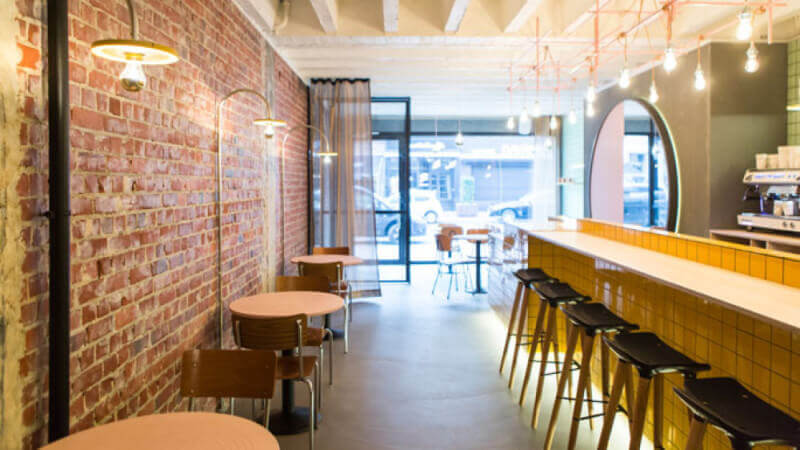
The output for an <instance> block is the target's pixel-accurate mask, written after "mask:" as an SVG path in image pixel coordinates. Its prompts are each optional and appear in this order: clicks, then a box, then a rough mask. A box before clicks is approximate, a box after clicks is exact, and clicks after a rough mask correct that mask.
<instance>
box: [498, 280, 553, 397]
mask: <svg viewBox="0 0 800 450" xmlns="http://www.w3.org/2000/svg"><path fill="white" fill-rule="evenodd" d="M514 276H515V277H517V279H518V280H519V282H518V283H517V292H516V293H515V294H514V303H513V304H512V305H511V319H509V321H508V331H507V332H506V343H505V345H504V346H503V356H501V357H500V373H501V374H502V373H503V367H504V366H505V362H506V354H507V353H508V345H509V344H510V343H511V337H512V336H516V338H517V340H516V344H514V355H513V356H512V358H511V374H510V375H509V378H508V388H509V389H511V386H512V385H513V384H514V370H515V369H516V368H517V355H518V354H519V348H520V347H522V346H524V345H531V341H525V342H523V341H522V339H523V338H530V337H533V335H531V334H524V330H525V320H526V319H527V317H528V296H529V294H530V291H531V289H533V285H534V284H536V283H549V282H553V281H556V280H555V278H553V277H551V276H550V275H548V274H546V273H545V272H544V271H543V270H542V269H535V268H531V269H519V270H517V271H516V272H514ZM517 317H519V322H517V332H516V333H514V322H515V321H516V320H517Z"/></svg>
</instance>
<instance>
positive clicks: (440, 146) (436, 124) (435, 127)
mask: <svg viewBox="0 0 800 450" xmlns="http://www.w3.org/2000/svg"><path fill="white" fill-rule="evenodd" d="M433 140H434V142H433V151H435V152H438V151H442V150H444V148H445V145H444V142H442V141H440V140H439V116H434V117H433Z"/></svg>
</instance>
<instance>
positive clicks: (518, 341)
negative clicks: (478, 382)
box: [508, 287, 539, 389]
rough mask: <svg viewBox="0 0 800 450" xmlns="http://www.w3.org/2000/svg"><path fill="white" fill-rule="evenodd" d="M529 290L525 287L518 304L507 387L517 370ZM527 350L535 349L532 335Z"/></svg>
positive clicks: (511, 384)
mask: <svg viewBox="0 0 800 450" xmlns="http://www.w3.org/2000/svg"><path fill="white" fill-rule="evenodd" d="M529 293H530V291H529V290H528V288H527V287H526V288H525V289H524V290H523V291H522V298H521V299H520V304H519V319H518V320H517V336H516V339H515V341H516V343H515V344H514V354H513V355H512V356H511V373H509V375H508V388H509V389H511V386H513V385H514V372H516V370H517V356H518V355H519V347H520V345H521V343H522V339H523V336H522V335H523V333H524V332H525V322H527V321H528V294H529ZM536 323H537V324H538V323H539V318H537V319H536ZM528 350H529V351H531V352H535V351H536V337H535V336H534V341H533V342H532V343H531V345H530V347H529V348H528Z"/></svg>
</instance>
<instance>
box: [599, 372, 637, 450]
mask: <svg viewBox="0 0 800 450" xmlns="http://www.w3.org/2000/svg"><path fill="white" fill-rule="evenodd" d="M629 365H630V364H628V363H626V362H623V361H619V362H617V370H616V371H615V372H614V385H613V386H611V393H610V394H609V396H608V403H607V404H606V414H605V417H603V429H602V431H601V432H600V441H599V442H598V444H597V450H606V449H607V448H608V439H609V438H610V437H611V428H612V427H613V426H614V416H616V415H617V407H618V406H619V399H620V397H622V389H623V388H624V387H625V385H626V384H627V383H626V382H625V379H626V378H627V377H628V366H629Z"/></svg>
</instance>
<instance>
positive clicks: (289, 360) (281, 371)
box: [275, 356, 317, 380]
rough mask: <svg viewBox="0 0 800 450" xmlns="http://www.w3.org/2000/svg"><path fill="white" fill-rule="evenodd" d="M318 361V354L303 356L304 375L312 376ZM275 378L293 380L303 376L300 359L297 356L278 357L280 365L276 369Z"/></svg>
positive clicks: (304, 376)
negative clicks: (301, 374)
mask: <svg viewBox="0 0 800 450" xmlns="http://www.w3.org/2000/svg"><path fill="white" fill-rule="evenodd" d="M316 362H317V357H316V356H303V376H302V378H306V377H310V376H311V372H313V370H314V364H316ZM275 372H276V373H275V378H276V379H278V380H292V379H296V378H301V376H300V359H299V358H298V357H296V356H281V357H279V358H278V365H277V367H276V370H275Z"/></svg>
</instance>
